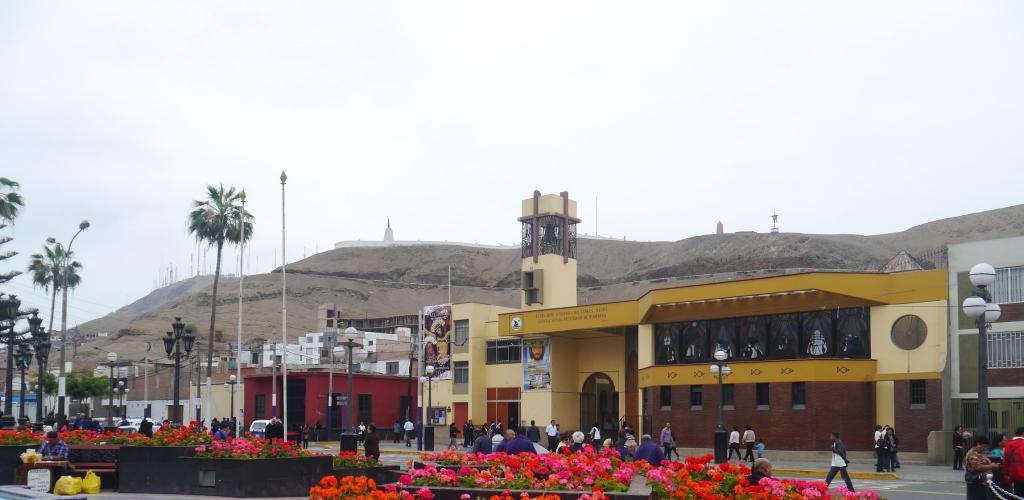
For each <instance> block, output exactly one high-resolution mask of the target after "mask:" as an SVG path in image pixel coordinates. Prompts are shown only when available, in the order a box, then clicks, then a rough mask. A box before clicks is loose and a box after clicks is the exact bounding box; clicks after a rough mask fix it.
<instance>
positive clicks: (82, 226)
mask: <svg viewBox="0 0 1024 500" xmlns="http://www.w3.org/2000/svg"><path fill="white" fill-rule="evenodd" d="M89 225H90V224H89V221H87V220H83V221H82V222H79V223H78V232H77V233H75V235H74V236H72V237H71V241H70V242H68V246H67V248H66V249H64V258H63V259H62V262H61V265H60V267H61V275H62V276H63V278H62V279H61V283H60V287H61V288H62V292H63V294H64V297H63V298H62V299H61V306H60V310H61V314H60V379H61V382H63V381H64V366H65V365H64V353H65V352H66V351H67V350H68V287H67V286H65V284H66V283H67V282H68V259H70V258H71V246H72V245H74V244H75V238H77V237H78V235H80V234H82V231H85V230H86V229H89ZM47 242H49V243H56V242H57V240H54V239H53V238H50V239H48V240H47ZM57 415H58V416H60V418H62V419H66V418H67V417H66V416H64V393H63V392H61V393H60V395H59V396H58V397H57Z"/></svg>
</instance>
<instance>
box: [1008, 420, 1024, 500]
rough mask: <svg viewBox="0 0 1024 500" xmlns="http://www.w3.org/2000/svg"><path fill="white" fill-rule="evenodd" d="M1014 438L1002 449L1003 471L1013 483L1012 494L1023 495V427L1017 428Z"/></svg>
mask: <svg viewBox="0 0 1024 500" xmlns="http://www.w3.org/2000/svg"><path fill="white" fill-rule="evenodd" d="M1013 435H1014V438H1013V439H1011V440H1010V441H1008V442H1007V443H1006V448H1004V449H1003V471H1004V473H1005V474H1006V476H1007V477H1009V478H1010V481H1013V494H1015V495H1021V494H1024V427H1018V428H1017V430H1016V431H1015V432H1014V433H1013Z"/></svg>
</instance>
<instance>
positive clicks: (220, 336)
mask: <svg viewBox="0 0 1024 500" xmlns="http://www.w3.org/2000/svg"><path fill="white" fill-rule="evenodd" d="M214 337H216V338H217V342H224V332H223V331H221V330H217V333H216V334H214Z"/></svg>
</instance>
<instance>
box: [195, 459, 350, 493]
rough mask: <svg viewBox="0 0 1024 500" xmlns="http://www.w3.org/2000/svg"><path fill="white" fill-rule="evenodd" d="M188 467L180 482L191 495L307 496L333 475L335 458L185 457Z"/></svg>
mask: <svg viewBox="0 0 1024 500" xmlns="http://www.w3.org/2000/svg"><path fill="white" fill-rule="evenodd" d="M179 462H180V463H181V464H182V467H183V468H184V469H185V470H184V471H183V473H182V475H180V476H179V479H178V482H180V483H181V484H182V485H183V486H185V487H187V488H188V493H187V494H190V495H211V496H222V497H235V498H262V497H304V496H308V495H309V488H310V487H311V486H313V485H315V484H316V483H318V482H319V481H320V478H322V477H324V476H326V475H329V474H331V473H332V472H333V470H332V457H329V456H324V457H301V458H265V459H254V460H234V459H228V458H181V459H179Z"/></svg>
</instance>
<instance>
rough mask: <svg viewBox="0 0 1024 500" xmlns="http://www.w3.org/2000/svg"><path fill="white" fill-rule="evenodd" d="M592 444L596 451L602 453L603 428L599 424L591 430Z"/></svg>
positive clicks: (595, 423)
mask: <svg viewBox="0 0 1024 500" xmlns="http://www.w3.org/2000/svg"><path fill="white" fill-rule="evenodd" d="M590 444H592V445H593V446H594V451H601V428H600V427H598V425H597V422H594V425H593V426H592V427H591V428H590Z"/></svg>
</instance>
